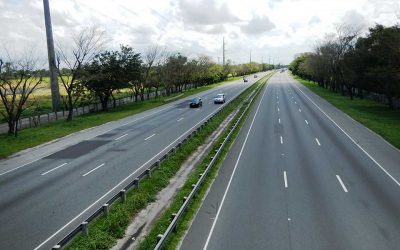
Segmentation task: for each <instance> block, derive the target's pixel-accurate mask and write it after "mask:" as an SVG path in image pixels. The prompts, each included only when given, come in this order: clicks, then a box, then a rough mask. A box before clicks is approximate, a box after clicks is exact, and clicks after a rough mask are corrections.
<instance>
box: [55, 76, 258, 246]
mask: <svg viewBox="0 0 400 250" xmlns="http://www.w3.org/2000/svg"><path fill="white" fill-rule="evenodd" d="M261 79H262V78H261ZM250 86H251V85H249V86H248V87H247V88H245V89H244V90H243V91H241V92H239V93H238V94H237V95H235V96H234V97H233V98H232V99H231V100H229V101H228V102H226V103H225V104H224V105H223V106H221V107H219V108H218V109H217V110H215V111H214V112H213V113H211V114H209V115H208V116H207V117H205V118H204V119H203V122H202V123H201V124H199V125H197V127H195V128H193V130H192V131H191V132H189V134H188V135H187V136H186V137H185V138H184V139H182V140H181V141H179V142H178V143H176V145H174V146H171V148H170V149H169V150H168V151H167V152H166V153H165V154H164V155H162V156H161V157H160V158H158V160H156V161H155V162H153V163H152V164H150V166H149V167H147V168H145V170H144V171H142V172H141V173H140V174H139V175H138V176H136V177H135V178H134V179H133V180H131V181H130V182H129V183H128V184H126V185H125V187H124V188H123V189H121V190H120V191H119V192H117V193H115V194H114V195H113V196H112V197H111V198H110V199H109V200H108V201H107V202H106V203H105V204H103V205H102V206H101V207H99V208H98V209H96V211H95V212H94V213H92V214H91V215H90V216H89V217H88V218H87V219H86V220H85V221H83V222H82V223H81V224H80V225H79V226H77V227H76V228H74V229H73V230H72V231H71V232H69V233H68V234H67V235H66V236H65V237H64V238H62V240H60V241H59V242H58V244H56V245H55V246H53V247H52V249H54V250H55V249H61V248H62V247H63V246H65V245H66V244H67V243H68V242H69V241H71V240H72V239H73V238H74V237H75V236H76V235H77V234H79V233H80V232H81V233H82V234H84V235H88V234H89V228H88V224H89V223H90V222H91V221H93V220H94V219H95V218H97V217H98V216H99V215H100V214H105V215H108V212H109V208H110V205H112V204H113V203H114V202H115V201H116V200H118V199H119V198H120V199H122V201H123V202H125V201H126V192H127V191H128V190H130V189H132V188H139V184H140V181H141V180H142V179H144V178H146V177H151V172H152V171H154V170H155V169H156V168H158V167H159V166H160V163H161V162H162V161H164V160H166V159H167V158H168V157H169V156H170V155H171V154H174V153H175V151H176V150H177V149H178V148H180V147H181V146H182V144H184V143H186V142H187V141H188V140H189V139H190V138H191V137H192V136H194V135H195V134H196V133H197V132H198V131H200V130H201V129H202V128H203V127H204V126H205V125H206V124H207V123H208V122H209V121H210V120H211V119H212V118H214V116H215V115H217V114H219V113H220V112H221V111H222V110H223V109H224V108H225V107H226V106H227V105H228V104H229V103H231V102H232V101H233V100H235V99H236V98H237V97H238V96H239V95H241V94H242V93H243V92H245V91H246V90H247V89H248V88H249V87H250ZM241 117H242V116H241ZM186 133H187V132H186ZM218 152H219V151H218ZM218 154H219V153H218ZM196 190H197V189H196Z"/></svg>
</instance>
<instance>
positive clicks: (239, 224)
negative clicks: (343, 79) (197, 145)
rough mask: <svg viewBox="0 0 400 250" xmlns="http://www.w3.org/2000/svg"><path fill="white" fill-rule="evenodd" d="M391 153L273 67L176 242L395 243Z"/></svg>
mask: <svg viewBox="0 0 400 250" xmlns="http://www.w3.org/2000/svg"><path fill="white" fill-rule="evenodd" d="M399 180H400V152H399V151H398V150H397V149H395V148H393V147H392V146H391V145H389V144H388V143H386V142H385V141H384V140H383V139H382V138H381V137H380V136H378V135H376V134H374V133H373V132H371V131H369V130H368V129H366V128H365V127H363V126H362V125H361V124H359V123H357V122H356V121H354V120H352V119H351V118H350V117H348V116H347V115H345V114H344V113H342V112H341V111H339V110H337V109H336V108H334V107H333V106H332V105H330V104H329V103H327V102H326V101H324V100H323V99H322V98H320V97H318V96H316V95H315V94H313V93H312V92H311V91H309V90H308V89H307V88H305V87H304V86H302V85H300V84H299V83H296V82H295V81H294V80H293V79H292V78H291V76H290V75H289V74H288V73H287V72H278V73H276V74H275V75H274V76H273V77H272V78H271V79H270V81H269V84H268V85H267V87H266V88H265V89H264V92H263V94H262V95H260V97H259V98H258V100H257V102H256V103H255V105H254V108H253V109H252V111H251V113H250V115H249V117H248V119H247V121H246V123H245V124H244V126H243V128H242V130H241V131H240V133H239V136H238V138H237V139H236V141H235V143H234V144H233V146H232V148H231V150H230V152H229V153H228V155H227V157H226V159H225V160H224V162H223V164H222V166H221V169H220V170H219V172H218V175H217V177H216V179H215V181H214V183H213V184H212V186H211V187H210V190H209V192H208V194H207V196H206V197H205V199H204V201H203V204H202V205H201V208H200V210H199V211H198V213H197V215H196V217H195V218H194V221H193V223H192V224H191V226H190V228H189V230H188V232H187V234H186V236H185V238H184V239H183V242H182V244H181V245H180V249H182V250H189V249H190V250H196V249H210V250H213V249H230V250H231V249H399V248H400V199H399V191H400V184H399Z"/></svg>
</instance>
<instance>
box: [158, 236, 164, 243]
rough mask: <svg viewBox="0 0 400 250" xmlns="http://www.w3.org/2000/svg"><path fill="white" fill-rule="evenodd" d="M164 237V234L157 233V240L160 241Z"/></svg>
mask: <svg viewBox="0 0 400 250" xmlns="http://www.w3.org/2000/svg"><path fill="white" fill-rule="evenodd" d="M162 237H163V235H162V234H159V235H157V242H159V241H160V240H161V239H162Z"/></svg>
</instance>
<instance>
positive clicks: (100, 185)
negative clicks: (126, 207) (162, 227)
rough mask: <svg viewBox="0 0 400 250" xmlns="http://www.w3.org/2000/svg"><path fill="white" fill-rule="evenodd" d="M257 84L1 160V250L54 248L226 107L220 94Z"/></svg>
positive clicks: (167, 107)
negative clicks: (195, 105) (217, 102)
mask: <svg viewBox="0 0 400 250" xmlns="http://www.w3.org/2000/svg"><path fill="white" fill-rule="evenodd" d="M263 75H265V73H262V74H259V76H260V77H262V76H263ZM249 79H250V81H249V82H247V83H244V82H243V80H238V81H234V82H231V83H228V84H225V85H222V86H220V87H216V88H214V89H211V90H208V91H205V92H203V93H200V94H197V95H195V96H200V97H202V99H203V107H202V108H197V109H190V108H189V102H188V100H189V99H190V98H185V100H178V101H175V102H173V103H172V104H168V105H165V106H162V107H159V108H156V109H153V110H150V111H146V112H143V113H141V114H138V115H135V116H132V117H129V118H126V119H122V120H121V121H117V122H112V123H109V124H105V125H103V126H99V127H97V128H94V129H89V130H85V131H83V132H80V133H76V134H74V135H72V136H67V137H65V138H63V139H60V140H56V141H54V142H52V143H50V144H46V145H43V146H40V147H38V148H35V149H32V150H28V151H25V152H23V153H21V154H20V156H16V157H13V158H11V159H8V160H3V161H1V162H0V197H1V198H0V249H7V250H12V249H18V250H21V249H50V248H52V247H53V246H54V245H55V244H56V243H57V242H58V241H59V240H61V239H62V238H63V237H64V236H65V235H67V234H68V233H69V232H70V231H71V230H72V229H73V228H75V227H76V226H78V225H79V224H80V223H82V222H83V221H84V220H85V219H86V218H87V217H88V216H89V215H90V214H91V213H93V211H95V210H96V209H98V208H99V207H100V206H101V205H102V204H104V203H105V202H106V201H107V200H109V198H110V197H112V196H113V195H114V194H115V193H117V192H118V191H119V190H121V189H122V188H123V186H125V185H126V184H127V181H131V180H133V179H134V178H135V176H137V175H138V174H140V173H141V171H143V170H144V167H146V166H148V165H150V164H152V163H153V162H155V161H156V160H157V159H158V158H159V157H161V156H162V155H163V154H165V153H166V152H168V151H169V149H170V148H171V147H172V146H174V145H176V144H177V143H178V142H179V140H181V139H183V138H184V136H186V135H187V134H188V132H189V131H191V129H192V128H193V127H195V126H196V124H199V123H200V122H202V121H203V120H205V118H207V117H208V116H209V115H211V114H212V113H213V112H215V111H216V110H217V109H218V108H220V107H221V106H222V105H215V104H214V103H213V97H214V96H215V95H216V94H217V93H225V95H226V98H227V100H228V101H229V100H231V99H232V98H233V97H234V96H235V95H237V94H238V93H240V92H241V91H243V90H244V89H245V88H246V87H248V86H249V85H250V84H252V83H254V82H255V81H256V80H258V79H254V78H253V77H251V78H250V77H249ZM128 176H129V177H130V178H129V180H126V178H127V177H128Z"/></svg>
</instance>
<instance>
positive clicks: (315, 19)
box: [308, 16, 321, 25]
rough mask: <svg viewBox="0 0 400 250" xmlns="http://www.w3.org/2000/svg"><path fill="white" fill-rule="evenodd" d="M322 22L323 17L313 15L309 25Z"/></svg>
mask: <svg viewBox="0 0 400 250" xmlns="http://www.w3.org/2000/svg"><path fill="white" fill-rule="evenodd" d="M320 22H321V18H319V17H318V16H313V17H312V18H311V19H310V21H309V22H308V24H309V25H313V24H318V23H320Z"/></svg>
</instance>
